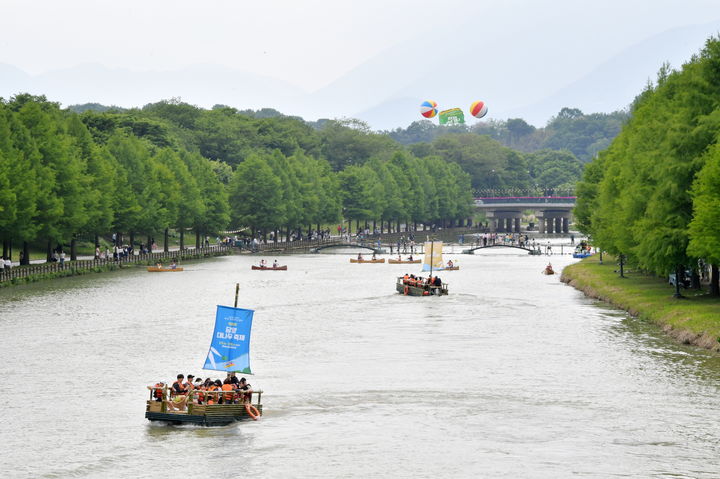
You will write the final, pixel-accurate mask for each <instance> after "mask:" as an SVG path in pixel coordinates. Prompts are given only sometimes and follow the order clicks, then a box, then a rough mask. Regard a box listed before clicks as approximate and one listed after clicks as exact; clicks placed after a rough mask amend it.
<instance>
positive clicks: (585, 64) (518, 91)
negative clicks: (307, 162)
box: [0, 7, 720, 129]
mask: <svg viewBox="0 0 720 479" xmlns="http://www.w3.org/2000/svg"><path fill="white" fill-rule="evenodd" d="M578 8H580V7H578ZM491 20H493V21H492V22H491V21H489V20H488V22H487V27H486V28H485V29H484V30H483V31H482V32H479V31H478V30H477V28H471V25H472V22H473V21H474V20H473V19H470V20H469V23H468V25H464V26H455V27H454V28H451V29H446V30H441V29H438V32H434V34H433V35H419V36H418V37H417V38H413V39H410V40H407V41H404V42H401V43H398V44H395V45H394V46H392V47H390V48H388V49H387V50H385V51H383V52H382V53H380V54H378V55H376V56H375V57H374V58H372V59H370V60H368V61H367V62H365V63H363V64H361V65H359V66H357V67H356V68H354V69H353V70H351V71H350V72H348V73H347V74H345V75H343V76H342V77H340V78H338V79H337V80H335V81H333V82H331V83H330V84H328V85H327V86H325V87H323V88H321V89H319V90H317V91H315V92H312V93H308V92H305V91H303V90H302V89H300V88H297V87H294V86H292V85H291V84H289V83H287V82H284V81H281V80H277V79H273V78H268V77H264V76H260V75H256V74H252V73H248V72H243V71H238V70H232V69H229V68H224V67H219V66H215V65H193V66H191V67H188V68H185V69H182V70H176V71H136V70H129V69H112V68H107V67H105V66H102V65H98V64H83V65H78V66H75V67H72V68H67V69H63V70H55V71H50V72H47V73H44V74H41V75H28V74H27V73H25V72H23V71H21V70H19V69H17V68H15V67H13V66H10V65H3V64H0V96H1V97H5V98H8V97H10V96H12V95H14V94H16V93H19V92H29V93H33V94H43V95H46V96H47V97H48V99H50V100H52V101H59V102H60V103H62V104H63V105H70V104H85V103H91V102H97V103H101V104H104V105H117V106H120V107H141V106H143V105H144V104H146V103H151V102H157V101H159V100H162V99H170V98H172V97H181V98H182V100H183V101H186V102H188V103H191V104H196V105H198V106H201V107H205V108H210V107H212V106H213V105H215V104H225V105H229V106H232V107H235V108H238V109H240V110H245V109H256V110H257V109H261V108H266V107H267V108H274V109H276V110H278V111H280V112H282V113H284V114H287V115H297V116H301V117H303V118H305V119H306V120H314V119H317V118H334V117H356V118H360V119H362V120H365V121H367V122H368V123H369V124H370V125H371V126H372V127H373V128H374V129H393V128H396V127H406V126H408V125H409V124H410V123H411V122H413V121H415V120H418V119H420V115H419V112H418V106H419V104H420V103H421V102H422V101H423V100H425V99H430V100H435V101H437V102H438V103H439V106H440V109H446V108H453V107H460V108H462V109H463V110H465V111H466V112H467V110H468V107H469V105H470V103H472V102H473V101H475V100H483V101H485V102H486V103H487V104H488V106H489V115H488V117H486V118H495V119H505V118H512V117H520V118H524V119H525V120H526V121H528V122H530V123H533V124H535V125H537V126H542V125H544V124H545V123H546V122H547V120H548V119H549V118H550V117H551V116H552V115H555V114H556V113H557V112H558V111H559V110H560V109H561V108H562V107H565V106H569V107H573V108H580V109H581V110H583V111H584V112H587V113H590V112H596V111H598V112H610V111H614V110H617V109H621V108H624V107H626V106H627V105H628V104H629V103H630V102H631V101H632V99H633V98H634V97H635V96H636V95H637V94H638V93H639V92H640V91H641V90H642V88H643V87H644V85H645V83H646V82H647V80H648V78H651V79H654V78H655V74H656V72H657V70H658V69H659V68H660V66H661V65H662V63H663V62H664V61H669V62H670V63H671V65H672V66H674V67H677V66H679V65H680V64H681V63H682V62H684V61H686V60H688V59H689V58H690V57H691V55H693V54H694V53H696V52H697V51H698V50H700V48H701V47H702V46H703V44H704V41H705V39H706V38H707V37H708V36H710V35H712V34H717V32H718V31H720V22H717V21H716V22H713V23H709V24H704V25H694V26H689V27H685V28H678V29H674V30H669V31H666V32H663V33H660V34H657V35H654V36H651V37H649V38H647V39H646V40H644V41H642V42H640V43H638V44H636V45H633V46H631V47H629V48H625V49H624V50H621V51H618V52H617V53H616V54H608V53H607V51H606V50H605V49H602V48H599V47H598V46H597V45H596V44H593V45H594V47H591V46H590V45H589V44H584V43H583V42H582V41H576V39H582V38H585V36H586V32H583V28H584V25H582V24H568V25H566V24H564V23H562V21H563V20H562V19H555V18H554V17H552V15H550V14H548V17H547V18H544V19H538V20H537V21H527V22H525V23H519V22H518V21H516V19H515V18H512V17H508V18H501V17H498V18H493V19H491ZM540 20H542V21H540ZM518 32H521V33H522V36H523V38H528V39H536V41H527V42H525V44H524V47H523V48H520V49H518V48H517V41H516V40H517V38H516V37H517V36H518V35H519V33H518ZM611 34H612V32H610V31H609V32H608V35H611ZM592 48H595V50H593V49H592ZM603 55H605V56H603ZM549 65H552V67H550V66H549ZM308 68H312V65H308ZM466 116H469V114H468V115H466ZM470 121H473V120H472V119H470Z"/></svg>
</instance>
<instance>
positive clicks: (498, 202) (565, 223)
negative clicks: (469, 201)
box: [475, 196, 577, 233]
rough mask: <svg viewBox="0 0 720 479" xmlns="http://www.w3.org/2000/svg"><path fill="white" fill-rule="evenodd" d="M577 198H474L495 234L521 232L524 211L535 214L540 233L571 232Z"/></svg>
mask: <svg viewBox="0 0 720 479" xmlns="http://www.w3.org/2000/svg"><path fill="white" fill-rule="evenodd" d="M576 201H577V197H576V196H484V197H477V198H475V207H476V208H477V209H478V210H480V211H483V212H484V213H485V216H486V217H487V219H488V222H489V227H490V231H492V232H496V231H497V232H507V233H511V232H514V233H519V232H520V219H521V218H522V215H523V212H524V211H527V210H531V211H534V212H535V217H536V218H537V221H538V229H539V231H540V233H568V232H569V231H570V222H571V219H572V210H573V208H575V203H576Z"/></svg>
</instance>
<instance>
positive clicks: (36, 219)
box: [0, 95, 229, 261]
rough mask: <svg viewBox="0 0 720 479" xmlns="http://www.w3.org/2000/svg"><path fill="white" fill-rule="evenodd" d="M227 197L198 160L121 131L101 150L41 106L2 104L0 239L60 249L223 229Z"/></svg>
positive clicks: (72, 118) (63, 115) (49, 106)
mask: <svg viewBox="0 0 720 479" xmlns="http://www.w3.org/2000/svg"><path fill="white" fill-rule="evenodd" d="M228 212H229V206H228V202H227V194H226V192H225V190H224V187H223V185H222V184H221V183H220V181H219V180H218V177H217V175H216V174H215V172H214V170H213V168H212V165H211V164H210V162H208V161H207V160H206V159H205V158H203V157H202V156H201V155H199V154H198V153H192V152H188V151H186V150H182V149H173V148H171V147H169V146H165V147H155V146H153V145H151V144H149V143H148V142H147V141H144V140H141V139H139V138H137V137H136V136H134V135H133V134H131V133H129V132H127V131H123V130H118V131H115V132H113V133H112V134H111V135H109V136H108V137H107V138H106V141H103V142H97V141H95V140H94V139H93V137H92V136H91V134H90V132H89V131H88V129H87V127H86V126H85V124H84V123H83V122H82V121H81V118H80V117H79V116H78V115H77V114H74V113H69V112H67V111H63V110H61V109H60V108H59V106H58V105H57V104H55V103H51V102H48V101H46V100H45V99H44V98H37V97H32V96H30V95H19V96H17V97H15V98H13V99H12V100H11V101H8V102H0V238H2V240H3V254H4V255H6V254H8V249H9V243H10V241H15V242H22V243H23V244H24V252H25V254H24V260H25V261H27V260H28V259H29V255H28V243H29V242H33V243H37V242H38V240H40V239H41V238H42V239H44V241H46V244H47V254H48V257H50V254H51V247H52V246H54V243H56V242H61V243H62V242H70V243H71V247H72V254H73V256H74V253H75V251H74V239H75V238H76V237H77V235H79V234H92V235H96V242H97V234H100V233H103V234H104V233H109V232H113V231H115V232H126V233H129V234H130V236H131V240H132V239H133V238H132V237H133V235H134V233H135V232H144V233H147V234H148V235H154V234H156V233H159V232H163V231H165V232H166V231H167V230H168V229H169V228H176V229H178V230H180V231H181V232H182V231H184V230H185V229H187V228H193V229H194V230H195V231H197V232H198V233H200V232H211V231H216V230H218V229H221V228H223V227H225V226H226V225H227V222H228V218H229V216H228Z"/></svg>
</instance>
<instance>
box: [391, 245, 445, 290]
mask: <svg viewBox="0 0 720 479" xmlns="http://www.w3.org/2000/svg"><path fill="white" fill-rule="evenodd" d="M442 246H443V245H442V241H426V242H425V247H424V249H425V258H424V260H423V267H422V270H423V271H429V275H428V278H432V277H433V270H435V271H442V270H444V269H445V264H444V263H443V259H442ZM428 278H426V279H425V281H420V280H418V279H417V278H413V277H409V278H406V277H405V276H400V277H399V278H397V281H396V283H395V290H396V291H397V292H398V293H400V294H402V295H405V296H446V295H447V294H448V285H447V283H443V282H442V281H440V280H437V279H436V281H434V282H429V281H428V280H427V279H428Z"/></svg>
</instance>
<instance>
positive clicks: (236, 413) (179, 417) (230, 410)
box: [145, 388, 263, 426]
mask: <svg viewBox="0 0 720 479" xmlns="http://www.w3.org/2000/svg"><path fill="white" fill-rule="evenodd" d="M154 390H155V388H150V394H151V395H152V394H153V393H154ZM166 393H167V388H165V389H164V393H163V397H167V394H166ZM193 393H194V392H191V393H190V398H192V394H193ZM204 394H205V395H208V394H211V393H210V392H208V391H205V392H204ZM214 394H224V392H223V391H218V392H215V393H214ZM254 394H257V399H256V401H255V403H254V404H253V403H252V395H254ZM261 396H262V391H261V390H259V391H253V392H252V394H251V398H250V403H249V404H250V405H251V406H253V407H254V408H255V409H257V411H258V413H259V416H262V414H263V406H262V404H261V402H260V398H261ZM145 418H146V419H148V420H150V421H163V422H168V423H171V424H176V425H177V424H196V425H199V426H227V425H228V424H232V423H234V422H236V421H242V420H244V419H250V418H252V416H251V415H250V414H249V413H248V411H247V408H246V404H188V405H187V409H186V410H184V411H173V410H168V407H167V404H166V401H165V400H163V401H157V400H155V399H150V400H148V401H147V405H146V408H145Z"/></svg>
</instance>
